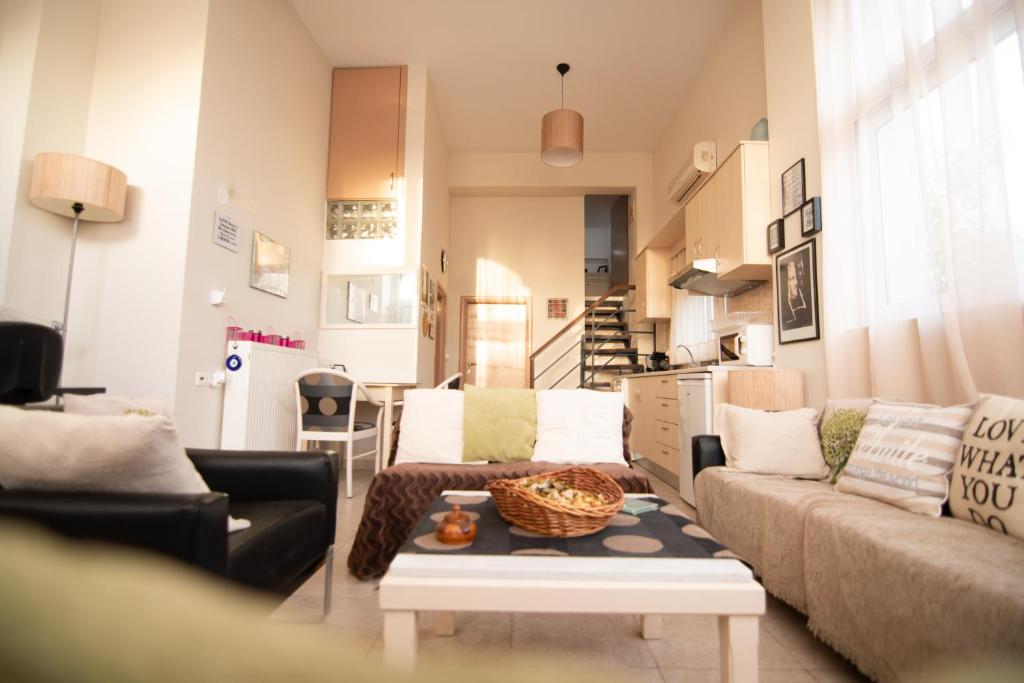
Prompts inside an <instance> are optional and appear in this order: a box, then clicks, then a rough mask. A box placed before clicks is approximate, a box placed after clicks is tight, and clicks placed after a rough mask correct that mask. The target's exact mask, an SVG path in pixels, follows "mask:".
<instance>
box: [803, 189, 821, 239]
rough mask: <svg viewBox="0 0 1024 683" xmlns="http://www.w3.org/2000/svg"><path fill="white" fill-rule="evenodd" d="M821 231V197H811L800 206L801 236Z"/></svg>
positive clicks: (808, 235)
mask: <svg viewBox="0 0 1024 683" xmlns="http://www.w3.org/2000/svg"><path fill="white" fill-rule="evenodd" d="M816 232H821V197H811V198H810V199H808V200H807V201H806V202H804V204H803V206H801V207H800V236H801V237H810V236H811V235H813V234H814V233H816Z"/></svg>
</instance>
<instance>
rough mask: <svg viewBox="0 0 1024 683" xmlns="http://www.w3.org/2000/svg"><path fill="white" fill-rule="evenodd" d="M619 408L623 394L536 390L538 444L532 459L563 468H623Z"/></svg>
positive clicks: (620, 411)
mask: <svg viewBox="0 0 1024 683" xmlns="http://www.w3.org/2000/svg"><path fill="white" fill-rule="evenodd" d="M622 406H623V395H622V393H621V392H618V391H592V390H590V389H548V390H546V391H538V392H537V443H536V445H535V446H534V447H533V458H532V460H533V461H534V462H551V463H558V464H562V465H592V464H596V463H615V464H618V465H625V464H626V460H625V458H624V457H623V455H622V413H623V410H622Z"/></svg>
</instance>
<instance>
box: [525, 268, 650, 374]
mask: <svg viewBox="0 0 1024 683" xmlns="http://www.w3.org/2000/svg"><path fill="white" fill-rule="evenodd" d="M632 289H635V287H634V286H633V285H614V286H612V288H611V289H609V290H608V291H607V292H605V293H604V294H602V295H601V296H599V297H589V298H587V300H586V303H587V306H586V308H585V309H584V310H583V312H582V313H580V314H579V315H578V316H576V317H575V318H574V319H573V320H572V321H570V322H569V324H567V325H566V326H565V327H563V328H562V329H561V330H560V331H559V332H558V334H556V335H554V336H553V337H551V339H549V340H548V341H547V342H545V343H544V344H542V345H541V346H540V348H538V349H537V350H536V351H534V352H533V353H532V354H530V386H531V387H536V388H538V389H555V388H558V389H574V388H585V389H597V390H600V391H611V388H612V381H613V380H614V379H615V378H616V377H618V376H620V375H625V374H629V373H633V372H640V371H642V370H643V366H641V365H640V356H639V352H638V350H637V347H636V346H635V345H634V343H633V339H634V335H637V334H651V333H650V332H644V331H638V330H630V329H629V323H628V321H627V319H626V316H627V314H628V313H632V312H633V311H632V310H631V309H627V308H626V307H625V306H626V295H627V294H628V293H629V291H630V290H632ZM575 357H578V358H579V362H577V363H574V362H573V361H574V358H575Z"/></svg>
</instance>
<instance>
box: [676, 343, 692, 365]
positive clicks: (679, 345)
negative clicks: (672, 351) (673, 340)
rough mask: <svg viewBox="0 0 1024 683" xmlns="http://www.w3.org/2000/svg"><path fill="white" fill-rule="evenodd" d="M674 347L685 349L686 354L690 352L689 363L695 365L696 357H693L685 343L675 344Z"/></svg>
mask: <svg viewBox="0 0 1024 683" xmlns="http://www.w3.org/2000/svg"><path fill="white" fill-rule="evenodd" d="M676 348H677V349H685V350H686V352H687V353H688V354H690V365H691V366H693V365H696V364H697V359H696V358H694V357H693V351H691V350H690V347H689V346H687V345H686V344H676Z"/></svg>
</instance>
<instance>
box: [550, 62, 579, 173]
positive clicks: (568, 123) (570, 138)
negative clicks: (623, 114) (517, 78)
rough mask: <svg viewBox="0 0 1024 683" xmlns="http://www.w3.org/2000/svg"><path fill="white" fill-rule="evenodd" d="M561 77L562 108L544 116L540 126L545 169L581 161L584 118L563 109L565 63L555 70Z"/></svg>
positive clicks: (566, 70) (566, 69)
mask: <svg viewBox="0 0 1024 683" xmlns="http://www.w3.org/2000/svg"><path fill="white" fill-rule="evenodd" d="M555 69H556V70H557V71H558V73H559V75H560V76H561V77H562V108H561V109H555V110H554V111H549V112H548V113H547V114H544V118H543V120H542V121H541V124H540V158H541V160H542V161H543V162H544V163H545V164H547V165H548V166H559V167H563V168H564V167H566V166H575V165H576V164H578V163H580V162H581V161H582V160H583V115H582V114H580V113H579V112H578V111H573V110H572V109H566V108H565V74H567V73H569V65H568V64H559V65H558V66H556V67H555Z"/></svg>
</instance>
